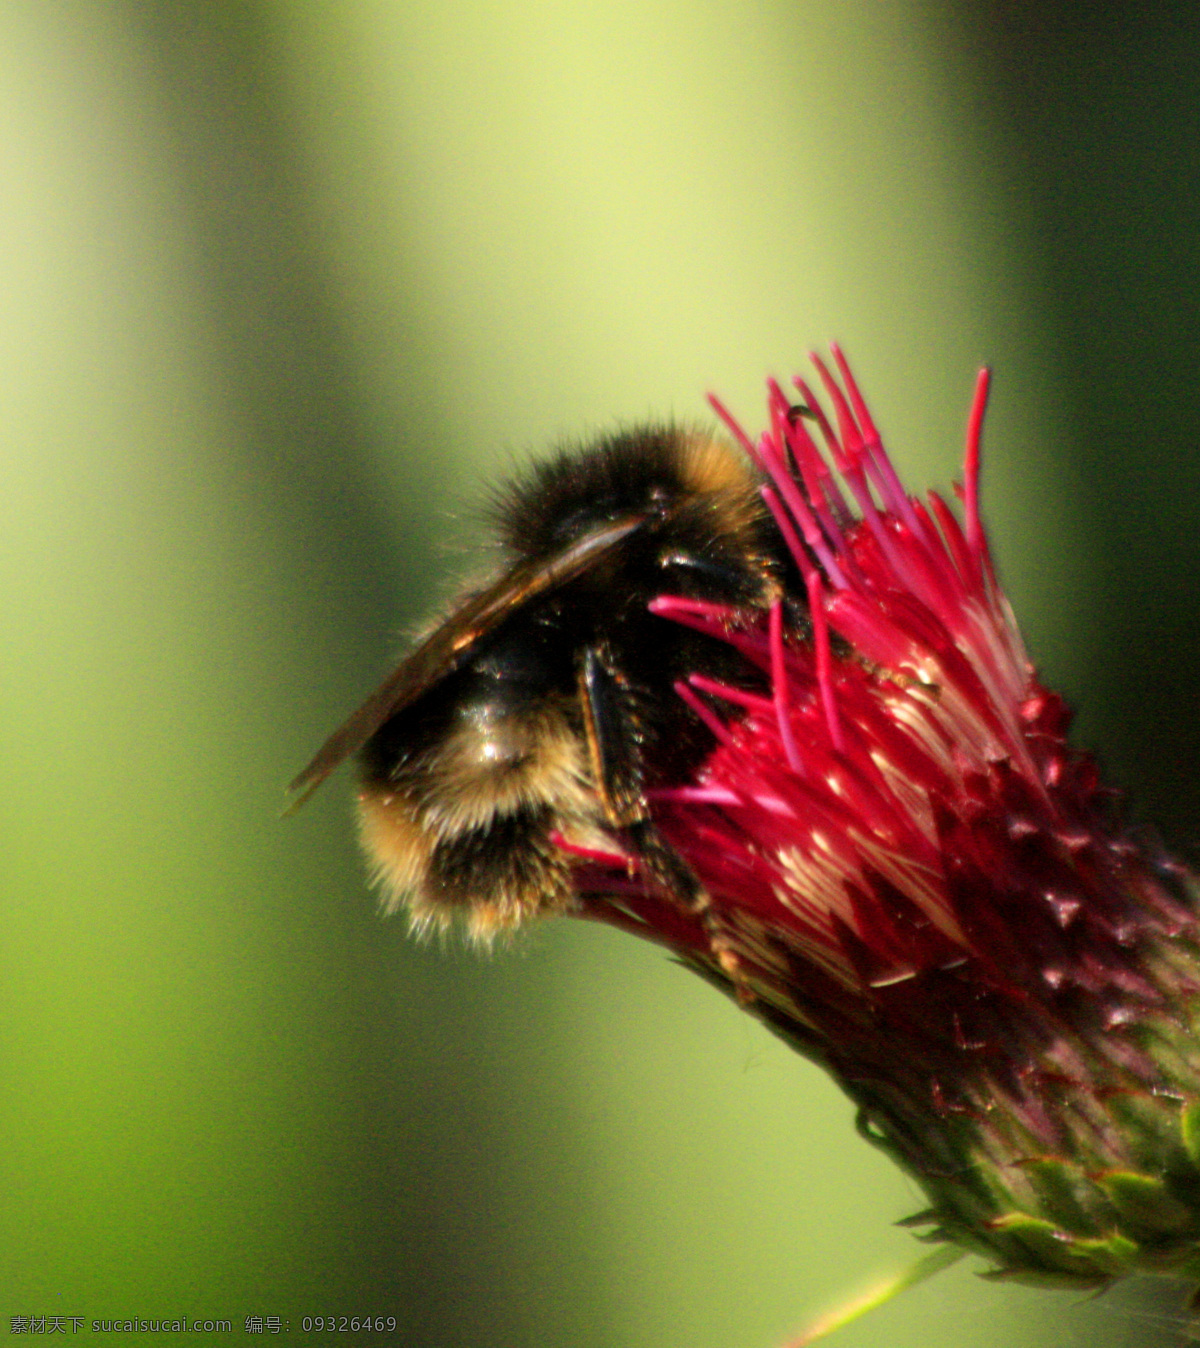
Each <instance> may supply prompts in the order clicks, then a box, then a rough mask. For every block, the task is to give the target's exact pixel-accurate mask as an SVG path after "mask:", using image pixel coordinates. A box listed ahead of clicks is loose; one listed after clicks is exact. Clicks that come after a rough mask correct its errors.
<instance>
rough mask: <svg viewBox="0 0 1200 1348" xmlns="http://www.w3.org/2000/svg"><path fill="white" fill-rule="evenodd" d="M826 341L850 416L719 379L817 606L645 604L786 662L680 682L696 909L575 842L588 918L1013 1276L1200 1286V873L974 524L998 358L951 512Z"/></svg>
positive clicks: (945, 1231)
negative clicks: (745, 409)
mask: <svg viewBox="0 0 1200 1348" xmlns="http://www.w3.org/2000/svg"><path fill="white" fill-rule="evenodd" d="M833 356H834V361H835V363H836V366H837V370H838V372H839V375H840V381H839V379H837V378H835V377H834V376H833V375H832V374H831V373H830V371H829V370H828V368H827V367H826V365H825V364H824V363H823V362H822V361H821V360H820V359H818V358H814V364H815V366H816V369H817V372H818V375H819V376H820V381H821V384H822V386H823V390H824V394H825V397H826V399H827V401H828V403H829V404H830V406H831V407H832V411H833V421H832V423H831V421H830V419H829V418H828V416H827V415H826V413H825V412H824V411H823V410H822V408H821V405H820V402H819V401H818V399H817V398H816V397H815V396H814V394H813V391H812V390H811V389H810V388H809V387H808V386H807V385H806V384H805V383H804V381H803V380H799V379H798V380H796V386H797V388H798V389H799V392H800V395H801V397H802V399H803V406H802V407H801V408H795V407H793V406H791V404H790V403H789V400H788V398H787V397H786V396H785V395H784V393H783V391H782V390H781V389H780V388H779V387H778V386H777V385H775V384H772V385H771V386H770V400H769V412H770V429H769V430H768V431H766V432H765V433H764V434H763V435H762V437H761V438H760V439H759V441H758V442H757V444H755V443H752V442H751V440H750V439H749V438H748V437H747V436H746V434H745V433H744V432H743V431H742V429H741V427H740V426H739V425H738V424H737V422H736V421H735V420H734V419H733V418H732V417H731V416H729V414H728V413H727V412H726V411H725V409H724V408H723V407H722V406H721V405H720V404H719V403H717V402H716V401H715V400H714V406H715V407H716V409H717V411H718V413H719V414H720V415H721V416H722V418H723V419H724V420H725V421H726V423H727V424H728V426H729V427H730V429H731V431H732V432H733V434H734V435H735V436H736V437H737V439H738V440H739V441H740V442H741V444H742V446H743V448H744V449H745V450H746V452H747V453H748V454H750V455H751V457H752V458H754V459H755V460H756V461H757V462H758V463H759V465H760V466H761V468H762V469H763V471H764V473H765V474H766V476H767V478H768V480H769V482H770V484H771V485H769V486H768V487H766V488H765V489H764V496H765V497H766V499H767V501H768V503H769V505H770V508H771V510H772V513H773V514H774V516H775V519H776V521H777V523H778V526H779V529H780V530H781V531H782V533H783V535H784V536H785V538H786V539H787V541H788V544H789V546H790V550H791V552H792V555H793V556H794V558H795V560H796V563H797V565H798V566H799V568H800V570H801V572H802V574H803V576H804V580H805V583H806V586H807V590H808V597H809V601H810V607H811V619H810V620H805V622H804V623H803V624H802V623H801V621H800V619H799V618H798V617H797V616H795V615H793V614H791V613H789V612H788V611H786V610H785V609H784V608H783V607H782V606H776V608H775V609H774V610H773V611H772V613H771V614H770V620H769V622H764V623H763V624H761V625H760V626H758V627H747V626H745V625H744V623H742V622H739V619H738V616H737V615H736V614H734V613H732V612H728V611H723V610H721V609H719V608H716V607H714V606H711V605H706V604H703V603H697V602H695V601H691V600H683V599H678V598H672V597H670V596H663V597H661V598H659V599H658V600H656V601H655V603H654V605H653V607H654V610H655V611H656V612H658V613H660V614H663V615H668V616H670V617H671V618H673V619H676V620H677V621H679V622H681V623H686V624H689V625H692V626H694V627H696V628H698V629H700V630H701V631H704V632H707V633H715V634H720V635H721V636H723V638H724V639H725V640H727V641H728V642H730V643H731V644H732V645H733V646H735V647H736V648H737V649H738V650H739V651H740V652H741V654H742V655H743V656H744V657H745V659H746V660H748V661H750V662H752V663H753V664H755V665H757V666H758V667H760V668H761V669H762V670H763V671H764V672H766V673H767V675H768V676H769V680H770V690H771V691H770V694H769V695H754V694H750V693H747V692H746V691H744V690H743V689H739V688H735V687H730V686H725V685H722V684H720V683H717V682H714V681H713V680H711V679H707V678H704V677H700V676H694V677H692V678H691V679H690V680H689V681H688V682H687V683H686V684H683V685H680V686H679V688H678V692H679V695H680V696H681V697H683V698H685V699H686V700H687V701H688V702H689V704H690V705H691V706H692V708H693V709H694V711H695V713H696V714H697V715H698V716H700V717H702V718H703V720H704V721H705V722H706V723H707V724H708V725H709V727H710V728H711V729H712V731H713V733H714V735H715V736H716V739H717V747H716V749H715V750H714V751H713V753H712V754H711V755H710V757H709V758H708V759H707V761H706V762H705V763H704V765H703V767H702V769H701V770H700V771H699V773H698V774H697V775H696V777H695V779H694V780H693V781H691V782H689V783H688V784H686V785H682V786H679V787H676V788H673V789H670V790H664V791H660V792H658V793H656V795H655V797H654V802H653V805H654V817H655V822H656V824H657V826H658V827H659V829H660V830H661V831H662V833H663V834H664V835H665V836H666V837H667V838H668V840H669V841H670V842H671V843H672V844H673V846H674V847H675V848H676V849H677V850H678V852H679V853H680V855H681V856H682V857H683V858H684V859H685V860H686V861H687V862H688V864H689V865H690V866H691V867H692V869H693V871H694V872H695V874H696V875H697V876H698V877H699V879H700V881H701V882H702V884H703V885H704V887H705V890H706V892H707V895H708V906H707V907H706V908H705V909H704V910H703V911H701V912H699V913H697V914H695V915H694V916H691V915H688V914H686V913H684V912H681V910H680V907H679V905H678V904H677V903H674V902H671V901H670V900H669V899H667V898H664V897H662V896H660V895H658V894H657V893H656V892H655V891H654V890H653V888H652V887H650V886H648V885H645V884H641V883H639V882H638V880H637V878H636V876H635V877H634V878H633V879H632V880H631V879H630V877H629V874H628V859H627V858H625V857H624V856H621V857H617V856H609V855H607V854H597V853H589V854H586V855H580V856H579V858H578V860H579V866H578V868H577V873H576V884H577V888H578V891H579V895H580V911H581V912H582V913H583V914H584V915H586V916H589V917H593V918H599V919H601V920H604V921H607V922H610V923H613V924H616V925H619V926H622V927H624V928H627V929H630V930H633V931H635V932H637V933H638V934H640V935H642V936H645V937H649V938H651V939H653V940H656V941H659V942H661V943H663V944H665V945H667V946H668V947H670V948H671V949H672V950H674V951H675V952H676V953H677V954H678V955H679V956H680V957H681V958H682V959H683V960H684V961H685V962H686V963H688V964H689V965H690V966H692V967H693V968H694V969H696V970H697V971H699V972H700V973H701V974H703V975H704V976H705V977H707V978H708V979H709V980H711V981H712V982H714V983H716V984H717V985H718V986H720V987H721V988H723V989H724V990H726V991H727V992H729V993H731V994H732V995H734V996H736V997H737V998H738V999H739V1001H740V1002H741V1003H742V1004H743V1005H744V1006H745V1007H746V1009H747V1010H749V1011H750V1012H752V1013H753V1014H755V1015H757V1016H758V1017H759V1018H760V1019H761V1020H763V1021H764V1022H766V1024H767V1025H768V1026H770V1027H771V1028H772V1029H773V1030H775V1031H776V1032H777V1033H778V1034H780V1035H781V1036H783V1038H784V1039H786V1040H787V1041H788V1042H789V1043H790V1044H792V1045H793V1046H794V1047H795V1048H797V1049H798V1050H799V1051H800V1052H801V1053H803V1054H805V1055H806V1056H808V1057H810V1058H812V1059H814V1060H816V1061H817V1062H819V1063H820V1064H821V1065H822V1066H824V1067H825V1068H827V1069H828V1070H829V1071H830V1072H831V1073H832V1074H833V1076H834V1077H835V1078H836V1079H837V1081H838V1082H839V1083H840V1085H841V1086H842V1087H843V1089H844V1090H845V1091H846V1092H847V1094H848V1095H849V1096H850V1097H851V1098H852V1099H853V1100H854V1101H855V1102H856V1104H857V1105H858V1107H859V1111H860V1128H861V1130H862V1132H863V1133H864V1134H865V1135H866V1136H867V1137H868V1138H869V1139H870V1140H871V1141H872V1142H874V1143H876V1144H877V1145H879V1146H881V1147H882V1148H884V1149H885V1150H886V1151H887V1152H889V1153H890V1154H891V1155H892V1157H893V1158H894V1159H895V1160H896V1161H897V1162H898V1163H899V1164H900V1165H901V1166H903V1167H904V1169H905V1170H907V1171H908V1172H909V1173H910V1174H911V1175H912V1176H913V1177H914V1178H915V1179H916V1181H917V1182H918V1183H919V1184H920V1185H921V1186H922V1188H923V1189H924V1191H925V1192H926V1194H927V1195H928V1197H929V1201H930V1206H929V1209H928V1210H927V1211H926V1212H924V1213H922V1214H919V1215H918V1217H916V1218H914V1219H913V1221H914V1224H915V1223H922V1222H924V1223H928V1224H929V1226H930V1227H931V1232H930V1234H931V1237H932V1238H934V1239H942V1240H947V1241H951V1242H954V1243H955V1244H957V1245H959V1246H962V1247H964V1248H966V1249H969V1250H973V1251H976V1252H978V1253H980V1254H983V1255H984V1256H986V1257H987V1258H988V1259H989V1260H990V1261H991V1264H992V1267H993V1270H994V1271H995V1273H996V1274H997V1275H998V1276H1010V1277H1022V1278H1025V1279H1029V1280H1037V1281H1051V1282H1054V1281H1059V1282H1065V1283H1068V1284H1071V1285H1076V1286H1080V1285H1083V1286H1096V1285H1103V1284H1105V1283H1107V1282H1109V1281H1111V1280H1112V1279H1113V1278H1115V1277H1117V1276H1119V1275H1121V1274H1123V1273H1126V1272H1129V1271H1132V1270H1135V1269H1136V1270H1143V1271H1147V1270H1148V1271H1155V1272H1174V1273H1179V1274H1183V1275H1185V1276H1191V1277H1194V1278H1197V1279H1200V1244H1198V1241H1200V1106H1198V1104H1197V1101H1200V1073H1198V1071H1197V1065H1196V1056H1197V1055H1196V1054H1195V1052H1194V1044H1195V1039H1194V1035H1195V1029H1196V1014H1197V1012H1196V1007H1197V993H1198V992H1200V962H1198V955H1200V943H1198V937H1200V933H1198V924H1197V908H1196V894H1197V890H1196V884H1195V881H1194V879H1193V877H1192V875H1191V874H1190V873H1189V872H1188V871H1186V870H1185V869H1184V868H1183V867H1181V866H1180V865H1178V864H1176V863H1175V862H1173V861H1171V860H1169V859H1168V858H1166V857H1164V856H1163V855H1161V854H1160V853H1159V852H1157V851H1156V850H1154V849H1153V848H1152V847H1150V846H1148V845H1146V844H1145V843H1143V842H1142V841H1140V840H1138V839H1135V838H1134V837H1133V836H1131V834H1130V833H1129V832H1127V831H1126V830H1125V829H1124V828H1123V826H1122V824H1121V822H1120V818H1119V815H1118V811H1117V810H1116V808H1115V802H1114V797H1113V795H1112V793H1110V792H1109V791H1107V790H1106V789H1105V788H1104V787H1103V786H1102V785H1101V783H1100V780H1099V776H1098V773H1097V770H1096V767H1095V764H1094V763H1093V761H1092V759H1091V758H1089V757H1088V756H1086V755H1084V754H1081V753H1079V752H1077V751H1076V750H1074V749H1073V748H1071V747H1070V746H1069V745H1068V744H1067V741H1066V738H1065V736H1066V731H1067V727H1068V723H1069V720H1070V714H1069V712H1068V710H1067V708H1066V707H1065V705H1064V704H1063V702H1062V700H1061V699H1060V698H1059V697H1058V696H1057V695H1056V694H1054V693H1052V692H1050V691H1048V690H1047V689H1045V688H1043V687H1042V685H1041V684H1040V683H1039V682H1038V680H1037V677H1036V675H1035V673H1034V670H1033V668H1032V666H1031V665H1030V663H1029V661H1028V659H1027V657H1026V654H1025V651H1024V647H1023V645H1022V642H1021V638H1020V635H1019V633H1018V631H1017V628H1016V625H1015V623H1014V620H1013V616H1012V613H1011V611H1010V609H1009V606H1008V603H1007V601H1006V599H1005V597H1004V594H1003V592H1002V591H1001V590H1000V588H999V586H998V585H997V582H996V578H995V574H994V572H993V568H992V562H991V558H990V555H989V551H988V544H987V539H986V536H985V533H984V530H983V527H982V525H981V523H980V517H979V497H978V478H979V474H978V468H979V439H980V428H981V422H982V417H983V411H984V405H985V402H986V398H987V389H988V376H987V372H986V371H984V372H982V373H981V375H980V377H979V381H978V384H977V387H976V394H975V400H974V405H973V408H972V411H971V417H970V425H969V431H968V437H967V452H966V464H965V474H964V485H963V488H962V490H961V492H960V497H961V500H962V507H963V520H962V522H961V523H960V520H959V518H958V517H957V516H956V514H955V513H954V512H953V511H952V510H951V509H950V508H949V507H948V506H947V504H946V503H945V502H944V501H943V500H942V498H941V497H939V496H937V495H935V494H932V493H931V494H930V495H929V496H928V497H927V498H926V500H925V501H924V502H922V501H919V500H917V499H916V498H913V497H910V496H909V495H908V494H907V493H906V492H905V491H904V489H903V487H902V486H901V484H900V482H899V480H898V478H897V476H896V473H895V471H894V469H893V467H892V465H891V463H890V461H889V459H888V457H887V454H886V453H885V451H884V448H883V445H882V442H881V440H880V437H879V433H878V431H877V430H876V428H875V425H874V423H873V422H872V420H871V417H870V414H869V413H868V411H867V408H866V405H865V403H864V401H863V399H862V396H861V395H860V393H859V390H858V387H857V385H856V384H855V382H854V379H853V377H852V376H851V374H850V371H849V369H848V368H847V366H846V363H845V361H844V360H843V358H842V356H841V353H840V352H839V351H838V350H837V349H836V348H835V349H834V351H833ZM810 421H811V422H812V423H813V425H814V429H815V431H816V432H817V434H818V435H819V437H820V439H821V441H822V442H823V444H824V450H822V449H820V448H818V445H817V443H816V441H815V440H814V438H813V435H812V434H810V430H809V424H808V423H809V422H810ZM835 427H836V428H835ZM809 622H810V623H811V625H809Z"/></svg>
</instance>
